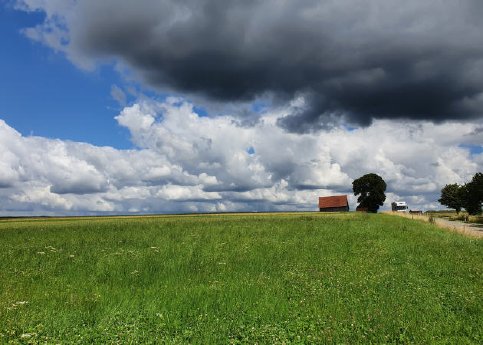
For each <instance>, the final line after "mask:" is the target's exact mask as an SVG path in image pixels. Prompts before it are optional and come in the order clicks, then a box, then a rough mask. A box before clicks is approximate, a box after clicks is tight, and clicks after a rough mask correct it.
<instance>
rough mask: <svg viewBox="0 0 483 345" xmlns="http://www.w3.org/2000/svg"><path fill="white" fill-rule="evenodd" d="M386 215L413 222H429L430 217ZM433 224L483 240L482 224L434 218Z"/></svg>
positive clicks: (402, 214) (404, 214)
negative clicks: (413, 220) (408, 219)
mask: <svg viewBox="0 0 483 345" xmlns="http://www.w3.org/2000/svg"><path fill="white" fill-rule="evenodd" d="M384 213H386V214H390V215H394V216H399V217H405V218H410V219H415V220H421V221H424V222H429V221H430V217H429V216H428V215H417V214H409V213H404V212H390V211H389V212H384ZM434 224H435V225H437V226H439V227H440V228H444V229H448V230H452V231H456V232H459V233H462V234H464V235H467V236H471V237H478V238H483V224H475V223H464V222H461V221H458V220H448V219H445V218H434Z"/></svg>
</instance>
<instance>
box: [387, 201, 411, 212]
mask: <svg viewBox="0 0 483 345" xmlns="http://www.w3.org/2000/svg"><path fill="white" fill-rule="evenodd" d="M391 207H392V210H393V212H409V209H408V204H406V202H405V201H394V202H393V203H391Z"/></svg>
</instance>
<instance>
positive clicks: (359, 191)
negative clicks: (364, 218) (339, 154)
mask: <svg viewBox="0 0 483 345" xmlns="http://www.w3.org/2000/svg"><path fill="white" fill-rule="evenodd" d="M386 187H387V186H386V182H384V180H383V179H382V177H381V176H379V175H377V174H374V173H370V174H366V175H364V176H361V177H359V178H358V179H356V180H354V182H352V190H353V191H354V195H355V196H358V195H359V197H358V198H357V202H358V203H359V207H361V208H366V209H367V210H368V211H369V212H374V213H376V212H377V210H378V209H379V206H382V205H383V204H384V201H385V200H386V194H385V193H384V192H385V191H386Z"/></svg>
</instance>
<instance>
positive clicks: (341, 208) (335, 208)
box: [319, 195, 349, 212]
mask: <svg viewBox="0 0 483 345" xmlns="http://www.w3.org/2000/svg"><path fill="white" fill-rule="evenodd" d="M319 210H320V212H347V211H349V202H348V201H347V195H334V196H321V197H319Z"/></svg>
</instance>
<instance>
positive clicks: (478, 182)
mask: <svg viewBox="0 0 483 345" xmlns="http://www.w3.org/2000/svg"><path fill="white" fill-rule="evenodd" d="M461 188H462V193H461V194H462V204H463V207H464V208H465V209H466V211H468V213H469V214H471V215H476V214H480V213H481V204H482V203H483V173H481V172H478V173H476V174H475V176H473V178H472V180H471V182H468V183H467V184H465V185H464V186H463V187H461Z"/></svg>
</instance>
